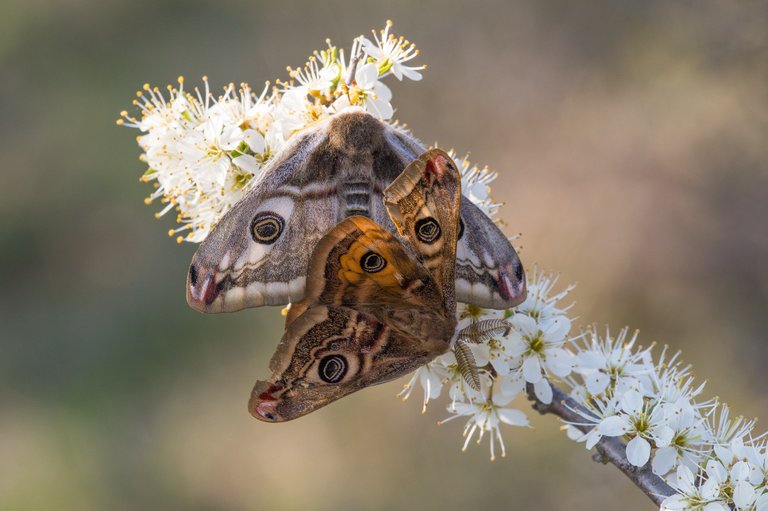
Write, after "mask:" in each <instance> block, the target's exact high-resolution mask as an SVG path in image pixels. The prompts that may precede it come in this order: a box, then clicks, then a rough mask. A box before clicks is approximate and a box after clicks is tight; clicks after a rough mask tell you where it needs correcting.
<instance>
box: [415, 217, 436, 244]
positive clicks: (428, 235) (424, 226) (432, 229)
mask: <svg viewBox="0 0 768 511" xmlns="http://www.w3.org/2000/svg"><path fill="white" fill-rule="evenodd" d="M414 231H416V237H417V238H418V239H419V241H421V242H423V243H427V244H431V243H434V242H435V241H437V240H438V239H440V234H441V231H440V225H439V224H438V223H437V220H435V219H434V218H432V217H431V216H428V217H426V218H422V219H421V220H419V221H418V222H416V225H415V226H414Z"/></svg>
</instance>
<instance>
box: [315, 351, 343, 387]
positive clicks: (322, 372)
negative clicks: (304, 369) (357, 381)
mask: <svg viewBox="0 0 768 511" xmlns="http://www.w3.org/2000/svg"><path fill="white" fill-rule="evenodd" d="M347 367H348V364H347V359H346V358H344V357H343V356H341V355H327V356H325V357H323V358H322V360H320V364H319V365H318V367H317V372H318V375H319V376H320V379H321V380H323V381H324V382H325V383H338V382H339V381H341V380H342V379H343V378H344V375H345V374H347Z"/></svg>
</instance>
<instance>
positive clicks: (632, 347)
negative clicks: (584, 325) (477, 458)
mask: <svg viewBox="0 0 768 511" xmlns="http://www.w3.org/2000/svg"><path fill="white" fill-rule="evenodd" d="M556 283H557V277H555V276H553V275H549V274H545V273H542V272H540V271H538V270H536V271H534V272H533V275H532V276H531V277H530V278H529V280H528V289H529V294H528V297H527V298H526V300H525V301H524V302H523V303H522V304H521V305H519V306H518V307H516V308H514V309H512V310H508V311H491V310H482V309H479V308H476V307H472V306H464V308H463V309H462V310H461V311H460V312H459V313H458V314H459V319H460V325H459V328H463V327H466V324H467V323H471V322H473V321H474V322H480V321H484V320H488V319H499V318H501V319H504V320H506V321H507V322H508V324H509V330H508V332H505V333H503V334H500V335H497V336H494V337H492V338H490V339H488V340H486V341H485V342H482V343H479V344H477V345H473V346H472V350H473V353H474V356H475V363H476V365H477V367H478V369H479V372H480V375H481V388H480V389H479V390H474V389H473V388H472V387H471V386H470V385H468V383H467V382H466V381H465V380H464V378H463V377H462V372H461V371H460V370H459V367H458V364H457V361H456V356H455V355H454V354H453V353H449V354H446V355H443V356H442V357H440V358H438V359H435V360H434V361H432V362H430V363H429V364H427V365H425V366H423V367H421V368H420V369H418V370H417V371H416V372H415V373H414V375H413V377H412V378H411V380H410V381H409V382H408V383H407V384H406V386H405V388H404V390H403V392H402V393H401V396H402V397H403V398H404V399H407V398H408V397H409V396H410V395H411V394H412V393H413V392H414V390H415V389H416V388H417V387H418V386H421V388H422V389H423V396H424V398H423V407H422V409H425V408H426V406H427V403H428V402H429V401H431V400H434V399H437V398H438V397H440V395H441V394H442V393H443V390H444V389H446V390H447V395H448V399H449V402H448V405H447V411H448V414H449V417H448V418H447V419H445V420H443V421H441V423H444V422H448V421H452V420H454V419H457V418H464V419H465V420H466V425H465V428H464V436H465V441H464V446H463V448H464V449H466V447H467V445H468V444H469V442H470V441H471V440H472V439H473V438H476V440H477V443H480V442H481V441H482V439H483V438H484V437H486V436H487V437H488V438H489V439H490V450H491V459H494V458H495V456H496V451H497V445H498V446H500V448H501V455H502V456H504V454H505V451H504V443H503V439H502V434H501V427H502V424H507V425H512V426H528V424H529V421H528V418H527V416H526V414H525V412H523V411H522V410H521V409H520V408H518V407H517V405H516V403H515V398H517V397H519V396H521V395H523V394H526V393H531V392H532V393H533V396H535V398H536V399H537V400H538V401H540V402H542V403H544V404H549V403H551V401H552V387H551V384H552V383H556V384H558V386H560V387H561V388H563V389H564V390H565V391H567V393H568V394H569V395H570V396H571V397H572V398H573V399H574V401H575V402H576V403H577V406H576V407H575V408H574V409H573V410H572V411H573V412H575V413H576V414H577V416H579V417H580V418H581V420H579V421H577V422H567V423H566V425H565V429H566V431H567V434H568V436H569V438H571V439H573V440H575V441H578V442H583V443H584V444H585V446H586V447H587V448H588V449H591V448H593V447H594V446H595V445H596V444H597V443H598V442H599V441H600V440H601V438H602V437H618V438H621V439H622V440H623V441H625V442H626V458H627V461H629V463H631V464H632V465H635V466H636V467H638V468H642V467H646V466H647V465H648V464H650V468H651V470H652V471H653V473H655V474H656V475H657V476H659V477H661V478H662V479H663V480H664V481H666V482H667V484H669V485H670V486H671V487H672V488H673V489H674V490H675V491H676V493H675V494H673V495H671V496H669V497H668V498H666V499H665V500H664V502H663V504H662V509H669V510H674V511H678V510H706V511H720V510H722V511H725V510H728V509H738V510H745V511H747V510H749V511H752V510H754V511H768V479H767V478H768V442H766V440H765V438H764V436H763V435H760V436H755V435H754V434H753V429H754V425H755V422H754V421H752V420H745V419H744V418H743V417H736V418H733V417H731V415H730V410H729V408H728V406H727V405H725V404H723V403H720V402H718V401H717V400H715V399H709V400H706V399H702V398H701V395H702V393H703V390H704V385H703V384H697V383H696V382H695V380H694V378H693V376H692V374H691V369H690V367H689V366H685V365H683V363H682V362H681V361H680V356H679V353H676V354H672V355H670V353H669V350H668V349H667V348H664V349H662V350H661V351H660V353H659V355H658V356H657V357H654V356H653V350H654V346H648V347H642V346H640V345H639V344H638V333H637V332H634V333H631V334H630V332H629V330H628V329H626V328H625V329H622V330H621V331H619V332H618V334H616V335H613V334H611V332H610V331H609V330H606V331H605V332H604V333H603V332H599V331H598V330H597V329H595V328H594V327H592V328H589V329H587V330H586V331H582V332H579V333H574V334H570V329H571V319H569V316H568V310H569V307H568V306H563V305H562V301H563V299H564V298H565V297H566V296H567V295H568V294H569V293H570V292H571V291H572V289H573V288H572V287H568V288H565V289H564V290H562V291H557V292H556V291H555V287H556ZM461 322H463V323H464V324H463V325H462V323H461ZM569 334H570V335H569Z"/></svg>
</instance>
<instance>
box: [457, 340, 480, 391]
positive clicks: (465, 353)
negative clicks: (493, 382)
mask: <svg viewBox="0 0 768 511" xmlns="http://www.w3.org/2000/svg"><path fill="white" fill-rule="evenodd" d="M470 343H471V341H467V340H462V339H461V338H459V339H457V340H456V342H455V343H454V345H453V354H454V355H455V356H456V364H457V365H458V368H459V372H460V373H461V376H463V377H464V381H465V382H467V385H469V386H470V387H471V388H472V389H473V390H480V370H479V369H478V368H477V363H476V362H475V356H474V355H473V354H472V348H471V347H470Z"/></svg>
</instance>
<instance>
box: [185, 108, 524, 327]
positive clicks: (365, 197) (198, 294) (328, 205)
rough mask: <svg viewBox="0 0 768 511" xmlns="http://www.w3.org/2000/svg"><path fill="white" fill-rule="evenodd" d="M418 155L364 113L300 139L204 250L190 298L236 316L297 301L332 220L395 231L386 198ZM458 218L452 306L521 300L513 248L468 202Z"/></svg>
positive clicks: (417, 147)
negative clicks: (359, 220)
mask: <svg viewBox="0 0 768 511" xmlns="http://www.w3.org/2000/svg"><path fill="white" fill-rule="evenodd" d="M424 151H425V149H424V147H423V146H422V145H421V144H420V143H419V142H418V141H417V140H416V139H414V138H413V137H412V136H411V135H410V134H408V133H407V132H406V131H405V130H401V129H399V128H397V127H395V126H392V125H389V124H387V123H384V122H382V121H379V120H377V119H375V118H374V117H372V116H370V115H369V114H366V113H364V112H360V111H357V112H350V113H343V114H339V115H335V116H332V117H329V118H328V119H326V120H324V121H322V122H319V123H317V124H316V125H314V126H312V127H310V128H308V129H306V130H305V131H303V132H301V133H298V134H296V135H295V136H294V137H293V139H292V142H290V143H289V144H288V145H287V146H286V147H285V148H284V149H283V150H282V151H281V152H280V153H279V154H277V155H276V156H275V157H274V158H273V160H272V161H271V162H270V163H269V164H268V165H267V166H266V167H265V168H264V170H263V172H262V174H261V175H260V176H259V177H258V178H257V179H258V181H257V182H256V183H255V184H254V186H253V188H252V189H251V190H250V191H249V192H248V193H247V194H246V196H245V197H244V198H243V199H242V200H241V201H240V202H238V203H237V204H236V205H235V206H233V207H232V209H231V210H230V211H229V212H228V213H227V214H225V215H224V217H223V218H222V219H221V220H220V221H219V223H218V224H217V226H216V227H215V228H214V229H213V231H212V232H211V233H210V235H209V236H208V237H207V238H206V239H205V240H204V241H203V243H202V244H201V245H200V247H199V249H198V251H197V253H196V254H195V256H194V258H193V260H192V264H191V265H190V269H189V274H188V277H187V301H188V302H189V304H190V305H191V306H192V307H193V308H195V309H197V310H199V311H202V312H234V311H237V310H240V309H243V308H247V307H258V306H262V305H284V304H286V303H290V302H296V301H297V300H299V299H301V298H302V297H303V296H304V292H305V285H306V275H307V266H308V264H309V259H310V254H311V253H312V250H313V249H314V247H315V246H316V244H317V243H318V242H319V241H320V239H321V238H322V237H323V236H324V235H325V234H326V233H327V232H328V231H329V230H330V229H331V228H332V227H333V226H335V225H336V224H337V223H339V222H340V221H342V220H343V219H345V218H347V217H350V216H353V215H363V216H366V217H369V218H371V219H373V220H374V221H375V222H376V223H377V224H379V225H380V226H382V227H384V228H385V229H386V230H387V231H389V232H392V233H394V232H396V231H395V225H394V224H393V222H392V219H391V218H390V216H389V215H388V214H387V210H386V209H385V206H384V203H383V191H384V189H385V188H386V187H387V186H388V185H390V183H392V182H393V181H394V180H395V179H396V178H397V177H398V176H399V175H400V172H401V171H402V169H403V168H404V167H405V166H406V165H408V164H409V163H411V162H412V161H414V160H416V159H417V158H418V156H419V155H420V154H422V153H423V152H424ZM460 212H461V213H460V220H459V221H460V227H459V232H458V238H459V239H458V245H457V251H456V267H455V282H456V288H455V292H456V298H457V300H458V301H460V302H465V303H471V304H473V305H477V306H480V307H487V308H496V309H503V308H508V307H512V306H514V305H516V304H517V303H519V302H521V301H522V299H523V298H524V296H525V279H524V276H523V267H522V264H521V263H520V260H519V258H518V256H517V254H516V253H515V250H514V249H513V248H512V245H511V244H510V243H509V241H508V240H507V238H506V237H505V236H504V234H503V233H502V232H501V231H500V230H499V229H498V228H497V227H496V225H495V224H494V223H493V221H492V220H491V219H490V218H488V217H487V216H486V215H485V214H483V212H482V211H481V210H480V209H478V208H477V207H476V206H475V205H474V204H472V203H471V202H470V201H469V200H467V199H466V198H463V199H462V200H461V204H460Z"/></svg>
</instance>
